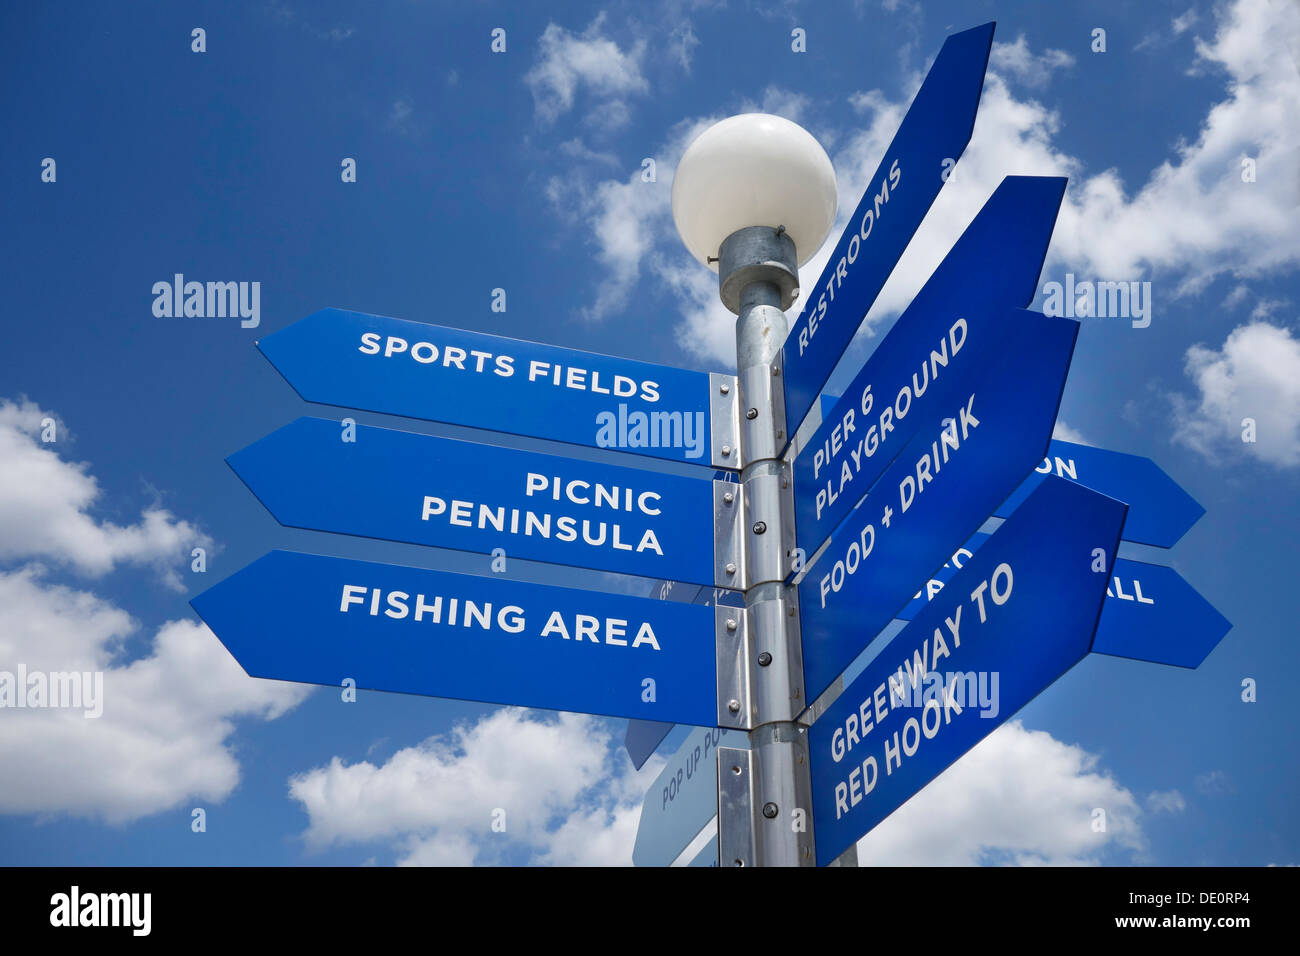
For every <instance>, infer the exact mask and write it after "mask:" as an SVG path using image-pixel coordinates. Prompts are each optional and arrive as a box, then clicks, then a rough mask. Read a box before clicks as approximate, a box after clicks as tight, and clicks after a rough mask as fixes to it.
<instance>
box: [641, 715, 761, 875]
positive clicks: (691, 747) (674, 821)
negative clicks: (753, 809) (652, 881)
mask: <svg viewBox="0 0 1300 956" xmlns="http://www.w3.org/2000/svg"><path fill="white" fill-rule="evenodd" d="M748 746H749V737H748V735H747V734H745V732H744V731H736V730H724V729H722V728H719V727H711V728H706V727H700V728H697V729H695V730H694V731H692V732H691V734H690V736H688V737H687V738H686V740H685V742H684V743H683V744H682V745H681V747H680V748H679V749H678V750H677V753H675V754H673V757H672V759H671V760H669V761H668V764H667V765H666V766H665V767H664V769H663V770H662V771H661V772H660V774H659V776H658V777H656V778H655V782H654V783H652V784H651V785H650V790H649V791H648V792H647V793H646V797H645V802H644V803H643V804H642V805H641V822H640V825H639V826H638V828H637V831H636V845H635V846H634V847H633V848H632V862H633V863H635V864H636V865H637V866H668V865H669V864H670V863H672V862H673V860H675V859H677V856H678V854H680V853H681V852H682V850H684V849H685V848H686V847H687V846H688V845H689V844H690V842H691V841H692V840H694V839H695V836H696V834H698V833H699V832H700V831H701V830H702V829H704V826H705V824H707V823H708V822H709V820H711V819H712V818H713V816H714V814H716V813H717V812H718V748H719V747H736V748H742V749H743V748H746V747H748Z"/></svg>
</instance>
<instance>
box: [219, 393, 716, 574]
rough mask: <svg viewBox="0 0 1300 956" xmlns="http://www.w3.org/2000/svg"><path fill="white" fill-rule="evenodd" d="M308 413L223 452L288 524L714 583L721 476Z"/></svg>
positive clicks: (275, 512)
mask: <svg viewBox="0 0 1300 956" xmlns="http://www.w3.org/2000/svg"><path fill="white" fill-rule="evenodd" d="M341 436H342V430H341V428H340V426H339V423H338V422H333V421H328V420H326V419H320V418H300V419H298V420H297V421H295V422H293V423H292V424H289V425H286V426H285V427H284V428H281V429H279V430H278V431H275V432H272V433H271V434H270V435H268V436H267V437H265V438H263V439H262V440H261V441H259V442H256V443H254V444H252V445H250V446H249V447H247V448H245V449H244V450H243V451H239V452H236V453H235V454H233V455H231V456H230V458H228V459H227V461H228V462H229V464H230V466H231V468H233V469H234V470H235V473H236V474H238V475H239V477H240V478H242V479H243V480H244V483H245V484H247V485H248V487H249V488H250V489H252V491H253V493H254V494H255V495H257V497H258V499H259V500H260V501H261V502H262V503H263V504H264V505H266V507H267V510H269V511H270V512H271V514H273V515H274V516H275V518H276V520H277V521H279V522H280V523H281V524H284V525H288V526H290V527H294V528H308V529H312V530H317V531H333V532H337V533H340V534H354V535H363V536H365V537H369V538H382V539H385V540H388V541H406V542H410V543H412V544H425V545H432V546H435V547H442V548H453V549H456V550H460V551H477V552H480V553H483V554H490V553H491V552H492V551H493V550H494V549H496V548H502V549H504V551H505V552H506V553H507V554H508V555H510V556H512V557H518V558H524V559H530V560H534V561H551V562H554V563H557V564H565V565H571V566H576V567H584V568H595V569H597V570H602V571H614V572H620V573H623V574H637V575H642V576H646V577H668V576H671V577H673V578H674V579H676V580H681V581H689V582H693V583H695V584H707V585H712V584H714V583H723V582H715V580H714V565H715V562H714V554H713V544H712V541H702V540H701V538H702V535H704V534H707V533H708V532H709V531H710V529H711V528H712V526H713V482H712V481H711V480H710V479H708V478H692V477H682V476H679V475H666V474H662V473H660V472H653V471H643V470H641V469H636V468H623V467H619V466H616V465H606V464H604V463H600V462H586V461H576V460H574V459H572V458H562V457H559V456H554V455H544V454H539V453H537V452H532V451H520V450H517V449H513V448H498V447H496V446H494V445H481V444H477V443H474V442H466V441H457V440H455V439H450V438H438V437H434V436H431V435H417V434H414V433H411V432H403V431H394V430H392V429H388V428H374V427H371V426H368V425H356V426H352V428H351V434H350V439H351V440H349V441H343V440H342V437H341Z"/></svg>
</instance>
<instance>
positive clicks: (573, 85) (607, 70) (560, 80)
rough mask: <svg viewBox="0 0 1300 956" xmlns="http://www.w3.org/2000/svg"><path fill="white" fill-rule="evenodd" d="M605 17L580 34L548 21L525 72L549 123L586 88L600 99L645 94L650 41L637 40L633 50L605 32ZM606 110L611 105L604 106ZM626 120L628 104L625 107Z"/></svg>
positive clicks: (539, 112) (536, 104) (538, 108)
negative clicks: (644, 70)
mask: <svg viewBox="0 0 1300 956" xmlns="http://www.w3.org/2000/svg"><path fill="white" fill-rule="evenodd" d="M604 23H605V15H604V14H603V13H602V14H601V15H600V16H598V17H596V19H595V20H593V21H592V23H591V25H590V26H588V27H587V29H586V30H585V31H583V33H582V34H581V35H579V34H574V33H570V32H569V31H568V30H565V29H564V28H563V27H561V26H558V25H556V24H554V23H551V24H548V25H547V27H546V29H545V31H543V33H542V36H541V38H540V39H539V40H538V57H537V61H536V62H535V63H534V64H533V67H532V69H530V70H529V71H528V73H527V74H525V76H524V82H526V83H527V84H528V87H529V89H530V90H531V91H532V94H533V105H534V107H535V108H536V111H537V115H538V117H539V118H540V119H542V120H543V121H544V122H548V123H550V122H554V121H555V120H556V119H558V118H559V117H560V116H561V115H562V114H564V113H567V112H568V111H569V110H571V109H572V108H573V105H574V101H575V99H576V97H577V95H578V92H579V90H580V89H581V88H583V87H585V88H586V89H587V90H588V91H589V92H590V94H591V95H592V96H593V97H595V98H598V99H605V100H608V101H617V100H618V99H619V98H620V97H623V96H627V95H629V94H634V93H644V92H645V91H646V89H647V83H646V80H645V77H644V76H643V75H642V72H641V60H642V58H643V57H644V55H645V49H646V44H645V41H644V40H638V41H637V42H636V43H634V44H633V45H632V47H631V48H630V49H628V50H626V51H625V50H623V49H621V48H620V47H619V45H618V44H617V43H615V42H614V41H613V40H611V39H609V38H608V37H606V36H604ZM605 106H606V109H608V108H609V103H606V104H605ZM622 115H623V118H624V119H626V107H623V114H622ZM607 118H608V116H607Z"/></svg>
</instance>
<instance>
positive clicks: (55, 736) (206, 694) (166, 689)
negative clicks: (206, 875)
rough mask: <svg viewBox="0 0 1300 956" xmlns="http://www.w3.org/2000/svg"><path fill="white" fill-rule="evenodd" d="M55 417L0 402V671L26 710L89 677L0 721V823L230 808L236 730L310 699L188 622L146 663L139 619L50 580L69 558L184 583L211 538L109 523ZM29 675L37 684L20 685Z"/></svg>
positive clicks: (153, 520)
mask: <svg viewBox="0 0 1300 956" xmlns="http://www.w3.org/2000/svg"><path fill="white" fill-rule="evenodd" d="M53 417H54V416H53V415H51V414H49V413H46V412H44V411H42V410H41V409H39V408H37V407H35V406H33V405H31V404H26V403H24V404H16V403H12V402H7V403H3V404H0V542H3V543H4V544H3V548H4V552H3V560H4V561H5V563H6V564H8V565H9V566H8V567H5V568H3V569H0V670H3V671H5V672H6V673H7V674H8V675H11V676H10V677H9V678H5V677H3V675H0V681H9V682H10V687H11V689H12V690H14V691H15V692H16V693H19V694H23V696H24V700H25V701H27V702H29V703H37V702H42V703H48V702H50V697H49V696H48V695H49V694H50V692H49V690H48V689H46V694H47V697H46V699H45V701H41V700H40V698H37V697H32V696H31V695H32V693H34V691H33V690H32V688H34V687H41V686H42V685H43V684H44V682H46V681H49V680H51V677H50V675H58V674H72V673H77V674H79V675H83V676H82V677H81V679H80V681H79V683H77V684H75V685H72V686H76V687H77V688H78V691H79V692H80V699H79V700H77V701H76V703H77V706H64V707H49V706H42V707H39V708H37V707H25V708H14V707H11V706H6V708H5V709H4V710H3V711H0V766H3V767H4V768H5V784H4V786H3V787H0V812H3V813H30V814H39V815H42V816H47V815H58V814H71V815H77V816H84V817H90V818H96V819H103V820H107V821H110V822H124V821H128V820H132V819H136V818H138V817H141V816H145V815H148V814H151V813H156V812H159V811H162V810H165V809H168V808H170V807H174V806H177V805H178V804H180V803H181V802H182V801H184V800H187V799H190V798H197V799H202V800H209V801H216V800H220V799H222V798H224V797H225V796H226V795H228V794H229V793H230V792H231V790H232V789H233V788H234V787H235V785H236V783H237V782H238V779H239V765H238V763H237V761H236V759H235V757H234V754H233V752H232V751H231V748H230V744H229V738H230V736H231V734H232V733H233V731H234V729H235V724H234V721H235V720H236V719H238V718H241V717H256V718H262V719H270V718H273V717H276V716H278V715H279V714H281V713H282V712H284V710H285V709H287V708H289V707H291V706H293V705H294V704H295V703H297V702H298V701H299V700H300V699H301V697H302V695H303V693H305V691H304V690H302V689H300V688H297V687H295V686H291V685H282V684H275V683H272V682H268V681H255V680H253V679H251V678H249V677H247V676H246V675H245V674H244V672H243V671H242V670H241V669H240V667H239V665H238V664H236V663H235V661H234V660H233V659H232V658H231V657H230V655H229V654H227V653H226V651H225V649H224V648H223V647H222V646H221V644H220V642H219V641H218V640H217V639H216V637H215V636H213V634H212V633H211V632H210V631H208V629H207V628H206V627H204V626H202V625H200V624H198V623H195V622H193V621H189V620H175V621H170V622H167V623H166V624H164V625H162V627H160V628H159V629H158V630H157V632H156V633H155V634H154V635H153V636H152V638H151V639H150V640H149V641H148V642H147V647H146V649H145V651H144V652H143V653H142V654H136V655H134V656H131V657H128V656H127V655H126V654H125V652H124V646H125V641H126V640H127V639H128V638H130V637H132V636H133V635H134V634H135V633H136V632H137V630H138V625H137V623H136V621H135V620H134V619H133V618H132V616H131V615H130V614H129V613H128V612H127V611H126V610H124V609H123V608H121V607H118V606H116V605H115V604H114V603H112V602H111V601H109V600H107V599H105V598H103V597H101V596H99V595H97V594H95V593H93V592H91V591H87V590H83V589H81V588H79V587H74V586H69V585H67V584H61V583H55V582H54V581H52V580H51V578H52V576H53V573H54V567H53V563H54V562H57V563H58V564H60V565H67V566H68V568H69V569H70V570H72V571H74V572H81V573H84V574H89V575H101V574H104V573H106V572H108V571H110V570H112V569H114V568H115V567H117V566H119V565H121V564H144V565H148V566H150V567H152V568H157V569H158V571H157V572H156V573H159V575H160V580H171V581H173V582H175V581H178V580H179V577H178V575H177V573H176V570H175V565H176V563H178V562H184V561H186V560H187V559H188V553H189V547H190V545H191V544H193V543H194V542H196V541H202V540H206V539H204V538H202V536H200V535H198V534H197V533H196V532H195V530H194V529H193V528H192V527H190V526H189V525H188V524H186V523H184V522H179V521H177V520H176V519H174V518H172V517H171V516H170V515H168V514H167V513H166V512H165V511H162V510H160V509H154V510H153V511H151V512H146V514H145V516H144V518H143V519H142V521H141V522H140V524H138V525H134V526H131V527H128V528H120V527H117V526H114V525H110V524H107V523H104V522H100V521H97V520H96V519H95V517H94V516H93V514H92V512H91V505H92V504H93V503H94V502H96V500H97V498H98V495H99V492H98V486H97V484H96V482H95V479H94V478H93V476H91V474H90V472H89V468H88V466H86V465H85V464H80V463H75V462H70V461H66V460H64V459H63V458H61V457H60V456H59V454H58V452H57V451H56V449H58V448H60V447H61V446H60V445H59V444H58V443H55V444H52V445H45V444H42V443H41V442H40V439H39V423H40V422H41V421H42V420H44V419H51V418H53ZM20 674H26V675H28V678H27V680H26V681H25V682H24V683H22V684H19V682H18V675H20ZM32 675H40V677H39V678H34V677H33V676H32ZM84 675H90V676H88V677H87V676H84ZM95 675H99V676H98V677H96V676H95ZM87 692H89V693H87ZM8 703H9V704H12V703H13V701H9V702H8ZM64 703H69V701H66V700H65V701H64ZM91 715H93V716H91Z"/></svg>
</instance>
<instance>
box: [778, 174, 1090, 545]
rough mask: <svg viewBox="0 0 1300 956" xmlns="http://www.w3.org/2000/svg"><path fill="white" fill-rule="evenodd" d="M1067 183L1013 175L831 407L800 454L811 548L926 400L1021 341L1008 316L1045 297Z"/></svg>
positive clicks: (929, 419)
mask: <svg viewBox="0 0 1300 956" xmlns="http://www.w3.org/2000/svg"><path fill="white" fill-rule="evenodd" d="M1065 182H1066V181H1065V180H1064V179H1061V178H1058V177H1037V176H1008V177H1007V178H1006V179H1004V180H1003V181H1002V184H1001V185H1000V186H998V188H997V190H996V191H995V192H994V193H993V196H992V197H991V198H990V199H989V201H988V202H987V203H985V204H984V208H983V209H981V210H980V213H979V215H978V216H976V217H975V220H974V222H972V223H971V225H970V227H969V228H967V230H966V231H965V232H964V233H963V234H962V236H961V238H960V239H958V240H957V243H956V245H954V246H953V248H952V251H951V252H950V253H948V256H947V258H945V259H944V260H943V262H942V263H941V264H940V265H939V268H937V269H936V270H935V271H934V274H933V275H931V276H930V279H929V281H927V282H926V284H925V286H924V287H923V288H922V289H921V291H920V292H919V293H918V294H917V296H916V298H915V299H913V300H912V303H911V305H909V306H908V307H907V309H906V310H905V311H904V312H903V314H902V315H901V316H900V317H899V319H898V321H897V322H895V323H894V326H893V328H892V329H890V331H889V334H888V335H886V336H885V338H884V339H883V340H882V341H881V343H880V344H879V345H878V346H877V347H876V349H875V351H874V352H873V353H872V354H871V357H870V358H869V359H868V360H867V362H866V364H865V365H863V367H862V370H861V371H860V372H858V374H857V376H856V377H855V378H854V379H853V382H852V384H851V385H849V387H848V390H847V391H846V392H845V394H844V395H843V396H841V398H840V400H839V401H838V402H836V404H835V406H834V408H833V409H832V410H831V411H830V413H829V414H828V415H824V416H823V419H822V424H821V426H820V427H819V428H818V429H817V430H816V431H815V432H814V433H813V435H812V436H811V437H810V438H809V439H808V441H807V443H806V444H805V445H804V447H803V448H802V449H801V451H800V452H799V456H798V457H797V458H796V459H795V462H794V502H795V532H796V536H797V542H796V543H797V544H798V546H799V547H801V548H803V549H804V551H805V553H806V554H812V553H813V552H814V551H816V550H817V548H818V547H819V546H820V545H821V543H822V542H823V541H825V540H826V538H827V537H829V536H830V533H831V532H832V531H833V530H835V527H836V526H837V525H838V524H839V523H840V521H842V520H843V519H844V516H845V515H847V514H848V513H849V511H851V510H852V509H853V506H854V505H855V504H857V503H858V501H860V500H861V499H862V496H863V495H865V494H866V493H867V492H868V491H869V490H870V488H871V485H872V484H873V483H874V482H875V480H876V479H877V478H879V477H880V474H881V472H883V471H884V470H885V468H886V467H888V466H889V464H890V462H891V461H893V459H894V455H896V454H897V453H898V451H899V450H900V449H901V448H902V447H903V446H904V445H905V444H906V443H907V441H908V440H909V439H910V438H911V437H912V436H913V435H914V434H916V432H917V431H918V430H920V429H922V428H928V427H930V426H931V425H932V424H933V423H934V416H933V415H927V410H932V409H935V408H943V407H944V406H947V405H949V404H951V402H952V399H953V396H955V395H956V394H957V393H958V392H960V391H963V390H964V391H967V392H969V390H970V388H971V387H972V386H973V385H974V384H975V383H976V382H977V381H978V380H979V379H980V378H982V377H983V376H984V374H985V373H986V363H987V362H988V361H990V358H991V356H992V355H993V354H995V350H996V349H999V348H1001V347H1002V345H1001V343H1002V342H1003V341H1007V342H1015V341H1016V336H1015V330H1014V329H1012V328H1011V327H1010V326H1009V325H1008V323H1007V322H1006V321H1005V316H1006V313H1007V310H1008V309H1009V308H1023V307H1024V306H1026V305H1028V304H1029V302H1030V301H1031V300H1032V299H1033V297H1034V290H1035V288H1036V287H1037V284H1038V275H1039V272H1040V271H1041V269H1042V265H1043V257H1044V256H1045V255H1046V254H1047V246H1048V243H1049V242H1050V241H1051V238H1052V228H1053V226H1054V224H1055V223H1056V214H1057V210H1058V209H1059V208H1060V205H1061V198H1062V196H1063V195H1064V194H1065ZM944 414H951V413H950V412H945V413H944Z"/></svg>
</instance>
